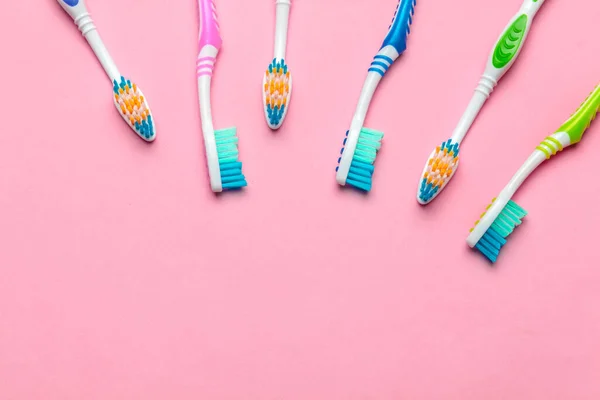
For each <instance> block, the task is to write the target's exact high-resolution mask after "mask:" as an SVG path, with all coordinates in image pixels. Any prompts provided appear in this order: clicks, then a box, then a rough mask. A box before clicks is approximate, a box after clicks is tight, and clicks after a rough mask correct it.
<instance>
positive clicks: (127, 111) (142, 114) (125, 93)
mask: <svg viewBox="0 0 600 400" xmlns="http://www.w3.org/2000/svg"><path fill="white" fill-rule="evenodd" d="M113 96H114V100H115V106H116V107H117V110H119V112H120V113H121V116H122V117H123V119H125V121H126V122H128V123H129V125H130V126H131V128H132V129H134V130H135V131H136V133H137V134H138V135H139V136H141V137H142V139H144V140H148V141H150V140H154V137H155V134H156V132H155V128H154V123H153V121H152V112H151V111H150V108H149V107H148V102H147V101H146V99H145V98H144V95H143V94H142V92H141V90H140V89H139V88H138V87H137V85H136V84H135V83H132V82H131V81H130V80H128V79H126V78H125V77H121V81H120V82H117V81H116V80H114V81H113Z"/></svg>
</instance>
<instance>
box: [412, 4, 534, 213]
mask: <svg viewBox="0 0 600 400" xmlns="http://www.w3.org/2000/svg"><path fill="white" fill-rule="evenodd" d="M544 1H545V0H525V1H524V2H523V5H522V6H521V9H520V10H519V12H517V14H516V15H515V16H514V17H513V18H512V19H511V20H510V22H509V23H508V25H507V27H506V28H505V29H504V32H503V33H502V35H500V38H499V39H498V41H497V42H496V46H495V47H494V49H493V50H492V53H491V54H490V56H489V59H488V62H487V66H486V68H485V72H484V73H483V76H482V77H481V79H480V80H479V84H478V85H477V88H476V89H475V93H474V95H473V98H472V99H471V102H470V103H469V106H468V107H467V110H466V111H465V113H464V114H463V116H462V118H461V119H460V121H459V122H458V125H457V126H456V128H455V129H454V132H453V133H452V136H451V137H450V138H449V139H448V140H445V141H444V142H442V144H441V145H439V146H438V147H436V148H435V149H434V150H433V152H431V155H430V156H429V158H428V159H427V163H426V164H425V167H424V168H423V173H422V174H421V179H420V180H419V185H418V189H417V201H418V202H419V203H420V204H423V205H425V204H428V203H430V202H431V201H432V200H433V199H435V198H436V197H437V196H438V195H439V194H440V193H441V191H442V190H443V189H444V188H445V187H446V185H447V184H448V182H450V179H452V177H453V176H454V174H455V173H456V169H457V168H458V164H459V157H458V154H459V152H460V143H461V142H462V140H463V139H464V138H465V136H466V134H467V132H468V131H469V129H470V128H471V125H472V124H473V122H474V121H475V118H476V117H477V115H478V114H479V111H480V110H481V108H482V107H483V104H484V103H485V102H486V100H487V99H488V98H489V97H490V94H491V93H492V91H493V90H494V88H495V87H496V85H497V84H498V82H499V81H500V79H501V78H502V77H503V76H504V74H505V73H506V72H507V71H508V70H509V69H510V67H512V65H513V63H514V62H515V60H516V59H517V56H518V55H519V53H520V52H521V49H522V47H523V43H525V39H526V38H527V34H528V33H529V29H530V28H531V24H532V22H533V19H534V17H535V15H536V14H537V12H538V11H539V9H540V7H542V5H543V4H544Z"/></svg>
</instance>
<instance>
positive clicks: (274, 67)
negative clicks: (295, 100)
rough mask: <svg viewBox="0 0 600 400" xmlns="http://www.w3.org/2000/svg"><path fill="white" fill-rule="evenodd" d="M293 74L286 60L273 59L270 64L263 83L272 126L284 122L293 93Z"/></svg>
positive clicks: (268, 119) (268, 117)
mask: <svg viewBox="0 0 600 400" xmlns="http://www.w3.org/2000/svg"><path fill="white" fill-rule="evenodd" d="M291 84H292V82H291V74H290V71H289V68H288V65H287V64H286V63H285V60H277V59H273V62H272V63H271V64H269V66H268V68H267V70H266V72H265V79H264V83H263V92H264V96H263V98H264V100H265V115H266V117H267V122H268V123H269V126H271V127H279V126H280V125H281V123H282V122H283V118H284V116H285V113H286V108H287V107H288V105H289V101H290V94H291Z"/></svg>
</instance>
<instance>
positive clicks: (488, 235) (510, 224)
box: [467, 199, 527, 263]
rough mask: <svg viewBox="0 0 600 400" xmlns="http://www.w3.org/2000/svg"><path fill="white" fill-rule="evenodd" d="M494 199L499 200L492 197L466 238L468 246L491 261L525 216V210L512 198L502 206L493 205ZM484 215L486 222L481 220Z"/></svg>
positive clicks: (495, 257) (496, 257) (493, 260)
mask: <svg viewBox="0 0 600 400" xmlns="http://www.w3.org/2000/svg"><path fill="white" fill-rule="evenodd" d="M496 201H499V200H498V199H493V200H492V203H491V204H490V205H489V206H487V208H486V210H485V212H484V213H483V214H481V217H479V219H478V220H477V221H476V222H475V226H473V228H471V230H470V233H469V237H468V238H467V243H468V244H469V246H470V247H471V248H474V249H477V250H479V252H480V253H482V254H483V255H484V256H485V257H486V258H487V259H488V260H490V261H491V262H492V263H495V262H496V260H497V259H498V256H499V255H500V251H501V250H502V247H504V245H505V244H506V243H507V239H508V237H509V236H510V235H511V234H512V233H513V232H514V230H515V228H516V227H517V226H519V225H521V223H522V221H523V218H525V217H526V216H527V211H526V210H525V209H523V208H522V207H521V206H520V205H518V204H517V203H515V202H514V201H512V200H508V201H507V202H506V204H505V205H504V207H500V206H498V207H494V203H495V202H496ZM502 204H503V203H502ZM502 204H500V205H502ZM490 213H493V214H490ZM488 214H489V215H488ZM484 217H486V218H487V221H488V222H487V223H484V222H482V221H483V220H484ZM492 218H494V219H493V220H492Z"/></svg>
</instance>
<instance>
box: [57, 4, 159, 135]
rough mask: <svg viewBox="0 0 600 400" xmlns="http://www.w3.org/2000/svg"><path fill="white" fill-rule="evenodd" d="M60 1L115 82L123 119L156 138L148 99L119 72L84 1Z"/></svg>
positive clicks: (136, 129)
mask: <svg viewBox="0 0 600 400" xmlns="http://www.w3.org/2000/svg"><path fill="white" fill-rule="evenodd" d="M57 1H58V4H60V5H61V7H62V8H63V9H64V10H65V11H66V12H67V14H69V15H70V16H71V18H73V21H74V22H75V25H77V27H78V28H79V30H80V31H81V34H82V35H83V36H84V37H85V38H86V40H87V42H88V43H89V45H90V47H91V48H92V50H93V51H94V53H95V54H96V57H98V60H99V61H100V64H102V67H103V68H104V71H106V75H108V77H109V78H110V80H111V82H112V84H113V98H114V103H115V107H117V110H118V111H119V114H121V117H123V120H124V121H125V122H127V125H129V127H130V128H131V129H133V131H134V132H135V133H137V135H138V136H139V137H141V138H142V139H144V140H145V141H148V142H151V141H153V140H154V139H155V138H156V129H155V127H154V122H153V118H152V112H151V111H150V107H149V106H148V102H147V101H146V98H145V97H144V94H143V93H142V91H141V90H140V89H139V88H138V87H137V85H136V84H135V83H132V82H131V81H130V80H128V79H126V78H125V77H123V76H122V75H121V74H120V73H119V70H118V69H117V66H116V64H115V62H114V61H113V59H112V58H111V56H110V54H109V53H108V50H107V49H106V46H104V43H103V42H102V39H100V35H99V34H98V30H97V29H96V26H95V25H94V21H92V17H91V16H90V14H89V12H88V10H87V7H86V6H85V2H84V0H57Z"/></svg>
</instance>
